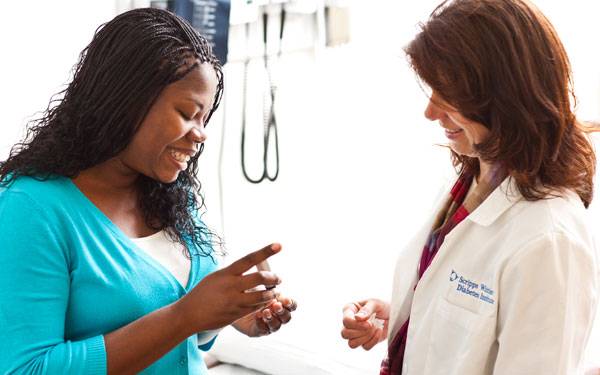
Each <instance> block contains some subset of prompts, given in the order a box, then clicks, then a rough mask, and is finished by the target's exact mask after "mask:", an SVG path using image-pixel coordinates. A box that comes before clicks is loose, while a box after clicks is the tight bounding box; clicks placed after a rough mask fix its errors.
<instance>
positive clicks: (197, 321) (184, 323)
mask: <svg viewBox="0 0 600 375" xmlns="http://www.w3.org/2000/svg"><path fill="white" fill-rule="evenodd" d="M170 310H171V314H172V319H173V324H174V325H175V327H176V329H177V330H180V331H181V332H185V333H186V334H187V336H191V335H193V334H195V333H197V332H201V331H206V330H208V327H206V326H205V324H203V323H206V319H202V318H201V316H202V311H199V310H198V309H194V308H192V306H190V305H189V303H188V301H187V298H186V296H183V297H182V298H180V299H179V300H178V301H177V302H175V303H173V304H171V305H170Z"/></svg>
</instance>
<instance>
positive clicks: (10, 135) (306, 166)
mask: <svg viewBox="0 0 600 375" xmlns="http://www.w3.org/2000/svg"><path fill="white" fill-rule="evenodd" d="M436 3H437V1H431V0H427V1H424V0H420V1H383V0H379V1H356V2H354V3H353V7H352V41H353V42H352V43H351V45H348V46H342V47H337V48H331V49H318V50H317V51H316V53H313V51H309V52H290V53H287V54H286V55H284V57H283V58H282V60H281V62H280V64H279V70H278V72H279V74H278V77H279V80H278V82H279V96H278V100H279V101H278V103H277V106H278V107H277V109H278V118H279V141H280V144H279V147H280V158H281V172H280V177H279V179H278V180H277V181H276V182H275V183H271V182H265V183H262V184H260V185H251V184H249V183H247V182H246V181H245V180H244V179H243V176H242V172H241V168H240V152H239V148H240V147H239V144H240V143H239V142H240V120H241V110H240V106H241V97H242V89H241V88H242V76H243V75H242V65H241V64H240V63H235V62H232V63H230V64H228V65H227V66H226V68H225V72H226V90H227V91H226V97H225V107H226V122H225V123H223V116H222V115H223V110H220V111H219V113H218V114H217V116H215V118H214V120H213V121H212V123H211V124H210V126H209V140H208V142H207V145H206V152H205V155H204V156H203V158H204V159H203V161H202V163H201V175H202V181H203V183H204V185H205V195H206V199H207V206H208V210H209V211H208V214H207V216H206V219H207V221H208V222H209V223H210V224H211V225H212V226H213V227H214V228H215V229H216V230H217V231H219V232H220V233H222V234H224V236H225V239H226V241H227V247H228V250H229V252H230V254H231V257H230V258H231V259H233V258H237V257H238V256H241V255H242V254H244V253H246V252H248V251H251V250H254V249H257V248H259V247H262V246H263V245H265V244H267V243H270V242H274V241H278V242H281V243H282V244H283V246H284V250H283V252H282V253H281V254H280V255H278V256H276V257H275V258H274V259H273V260H272V262H271V263H272V268H273V269H274V270H275V271H276V272H278V273H279V274H280V275H281V276H282V278H283V279H284V284H283V285H282V288H281V289H282V291H285V292H286V293H288V294H289V295H291V296H292V297H294V298H296V299H297V300H299V304H300V308H299V310H298V312H297V314H296V316H295V317H294V321H293V324H290V326H289V327H286V328H285V329H284V330H282V331H281V332H280V333H279V334H278V335H279V337H280V339H281V340H288V341H290V342H292V341H293V342H295V343H297V344H298V345H300V346H304V347H306V348H310V350H313V351H314V352H315V353H316V352H326V353H330V354H329V355H331V356H334V357H335V358H337V359H340V360H342V361H347V362H352V363H356V364H357V366H363V367H364V368H371V369H374V368H376V366H378V362H379V360H380V357H381V356H382V355H383V349H384V348H383V345H380V347H378V348H377V349H375V351H374V352H372V353H364V352H362V351H354V352H351V351H350V350H349V349H348V348H347V347H346V346H345V343H344V342H343V341H342V340H341V338H340V336H339V330H340V318H341V308H342V306H343V305H344V304H345V303H346V302H349V301H352V300H355V299H360V298H365V297H379V298H384V299H387V298H388V297H389V296H388V295H389V292H390V290H391V289H390V283H391V277H392V271H393V264H394V259H395V257H396V254H397V252H398V251H399V250H400V249H401V248H402V246H403V244H404V243H405V242H406V240H407V239H408V238H409V237H410V236H411V234H412V233H413V232H414V230H415V229H416V228H417V227H418V226H419V225H420V222H421V221H422V219H423V218H424V215H425V214H426V212H425V211H424V210H423V208H424V207H428V204H429V202H430V200H431V198H432V196H433V195H434V194H436V192H437V190H438V187H439V185H440V182H441V181H442V180H444V176H447V175H448V174H449V172H450V167H449V159H448V153H447V151H446V150H445V149H443V148H441V147H439V146H436V145H435V144H436V143H443V142H444V138H443V134H442V131H441V130H440V128H439V127H438V126H437V125H436V124H433V123H429V122H428V121H426V120H425V119H424V118H423V116H422V113H423V110H424V108H425V105H426V99H425V96H424V94H423V93H422V92H421V90H420V89H419V87H418V85H417V83H416V80H415V78H414V76H413V74H412V72H411V71H410V70H409V68H408V67H407V65H406V61H405V58H404V56H403V54H402V47H403V46H404V45H405V44H406V43H407V42H408V41H409V40H410V38H411V37H412V35H414V32H415V31H416V30H417V29H416V27H415V25H416V23H417V22H418V21H420V20H421V21H422V20H425V18H426V16H427V15H428V13H429V12H430V11H431V10H432V9H433V7H434V5H435V4H436ZM536 3H537V4H538V6H539V7H540V8H541V9H542V10H543V11H544V12H545V13H546V15H547V16H548V17H549V18H550V20H551V21H552V22H553V23H554V25H555V26H556V28H557V30H558V33H559V35H560V36H561V38H562V40H563V42H564V44H565V46H566V48H567V52H568V53H569V56H570V58H571V61H572V64H573V70H574V77H575V89H576V93H577V94H578V98H579V105H578V108H577V113H578V115H579V117H580V118H582V119H586V120H599V119H600V67H599V63H598V61H600V49H598V45H597V41H598V40H599V38H598V37H599V36H600V31H599V29H598V27H597V25H596V18H597V15H598V14H599V11H600V4H598V3H597V2H596V1H588V0H573V1H570V2H565V1H561V0H544V1H542V0H538V1H537V2H536ZM117 5H118V3H115V2H114V1H100V0H97V1H74V0H73V1H66V0H62V1H41V0H40V1H26V2H25V1H21V2H19V1H11V2H7V3H4V4H3V8H2V14H3V16H4V17H3V22H2V23H0V48H1V51H2V58H1V59H0V82H1V85H0V108H1V109H2V110H1V111H0V159H4V158H5V157H6V156H7V155H8V150H9V148H10V146H11V145H12V144H13V143H14V142H15V141H17V140H18V139H19V138H20V137H21V136H22V134H23V133H22V132H23V128H24V125H25V123H26V121H27V119H29V118H31V116H33V115H34V114H35V113H36V112H37V111H41V110H43V109H45V108H46V106H47V104H48V101H49V98H50V96H51V95H52V94H54V93H56V92H58V91H60V90H61V89H62V88H63V87H64V86H63V85H64V84H65V83H67V82H68V81H69V77H70V70H71V68H72V66H73V65H74V64H75V62H76V60H77V58H78V54H79V52H80V51H81V50H82V49H83V48H84V47H85V46H86V45H87V44H88V43H89V41H90V40H91V38H92V36H93V33H94V31H95V29H96V27H97V26H98V25H100V24H101V23H103V22H106V21H108V20H110V19H111V18H112V17H113V16H114V15H115V14H116V13H117V9H122V5H119V6H117ZM299 18H301V17H299ZM303 22H304V23H303ZM307 22H308V21H306V19H304V20H298V21H297V23H296V25H295V26H294V25H293V24H292V23H290V29H291V30H292V31H289V32H288V34H287V35H286V37H285V38H287V41H288V42H289V43H290V44H293V41H294V38H297V40H300V39H301V35H293V33H298V34H302V33H308V32H312V31H311V30H312V29H311V30H303V25H309V24H310V23H307ZM294 27H295V31H294ZM290 33H292V34H290ZM230 44H231V47H232V49H235V48H238V47H239V46H242V45H245V40H243V38H238V39H237V40H230ZM290 49H293V48H290ZM235 52H236V51H234V50H232V53H235ZM253 64H254V66H252V64H251V67H250V69H251V70H250V71H251V76H250V78H249V82H248V84H249V89H250V90H252V89H256V84H255V82H258V80H259V79H260V74H261V72H260V61H258V62H255V63H253ZM252 69H254V70H252ZM257 77H258V78H257ZM256 95H257V96H256V97H254V99H250V100H249V101H248V105H249V110H248V118H249V120H248V121H249V122H248V132H249V134H248V137H249V140H248V142H249V143H248V147H252V146H253V145H258V144H259V142H260V140H259V138H260V132H261V127H262V124H261V122H260V121H261V118H262V108H260V106H259V104H260V103H261V102H262V97H261V96H260V95H261V94H260V93H259V94H256ZM257 97H258V99H257ZM223 127H224V134H225V138H224V140H223V146H224V149H223V163H222V173H223V202H224V206H223V212H224V217H223V220H222V218H221V216H220V207H219V189H218V183H217V181H218V168H217V165H218V154H219V147H220V142H221V132H222V130H223ZM261 157H262V156H261V154H260V152H259V151H252V150H251V151H250V152H248V153H247V158H248V169H249V170H250V172H251V173H252V174H253V175H255V174H256V173H258V170H259V167H261V166H260V165H259V161H260V160H261ZM597 205H598V203H595V205H594V206H597ZM594 206H593V207H592V211H591V212H592V215H593V217H594V218H595V222H596V223H598V222H599V221H598V218H600V216H599V215H598V212H597V211H598V209H596V208H595V207H594ZM222 222H224V227H223V226H222V225H221V223H222ZM596 228H598V227H596ZM597 235H600V230H598V233H597ZM598 335H600V333H598V332H597V333H596V336H595V342H596V344H594V345H596V346H595V347H594V348H593V350H594V353H595V354H596V356H595V358H596V359H595V361H596V362H600V345H598V341H600V337H598ZM261 340H262V339H261ZM599 365H600V364H599ZM372 371H373V372H375V370H372Z"/></svg>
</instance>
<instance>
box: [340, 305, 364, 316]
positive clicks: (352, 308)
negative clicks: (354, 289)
mask: <svg viewBox="0 0 600 375" xmlns="http://www.w3.org/2000/svg"><path fill="white" fill-rule="evenodd" d="M359 309H360V305H358V304H357V303H355V302H352V303H349V304H347V305H344V307H343V309H342V312H343V313H344V316H346V314H347V313H348V314H349V313H352V314H351V315H352V316H354V314H356V313H357V312H358V310H359Z"/></svg>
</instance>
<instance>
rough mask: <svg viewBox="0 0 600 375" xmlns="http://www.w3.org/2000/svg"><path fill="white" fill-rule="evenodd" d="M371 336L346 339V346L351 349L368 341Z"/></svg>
mask: <svg viewBox="0 0 600 375" xmlns="http://www.w3.org/2000/svg"><path fill="white" fill-rule="evenodd" d="M372 337H373V336H369V335H365V336H362V337H359V338H356V339H352V340H348V346H349V347H351V348H352V349H355V348H358V347H359V346H362V345H364V344H366V343H367V342H369V341H370V340H371V338H372Z"/></svg>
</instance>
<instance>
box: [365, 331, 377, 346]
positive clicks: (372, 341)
mask: <svg viewBox="0 0 600 375" xmlns="http://www.w3.org/2000/svg"><path fill="white" fill-rule="evenodd" d="M378 342H379V334H378V332H375V334H374V335H373V337H371V339H370V340H369V341H367V342H366V343H364V344H363V345H362V347H363V349H365V350H371V349H373V347H374V346H375V345H377V343H378Z"/></svg>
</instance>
